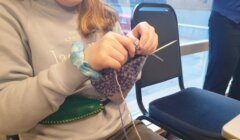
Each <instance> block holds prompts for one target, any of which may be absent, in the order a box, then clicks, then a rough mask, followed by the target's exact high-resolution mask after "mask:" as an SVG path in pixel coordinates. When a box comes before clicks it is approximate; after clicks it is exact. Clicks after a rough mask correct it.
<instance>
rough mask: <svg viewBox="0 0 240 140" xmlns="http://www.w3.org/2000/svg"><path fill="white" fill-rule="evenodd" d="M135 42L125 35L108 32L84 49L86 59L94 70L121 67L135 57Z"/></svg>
mask: <svg viewBox="0 0 240 140" xmlns="http://www.w3.org/2000/svg"><path fill="white" fill-rule="evenodd" d="M134 54H135V45H134V42H133V41H132V40H131V39H130V38H128V37H126V36H123V35H120V34H117V33H114V32H108V33H107V34H105V35H104V36H103V37H102V38H101V39H100V40H99V41H97V42H94V43H92V44H90V45H89V47H88V48H86V49H85V51H84V59H85V60H86V61H87V62H88V63H89V65H90V67H91V68H92V69H93V70H96V71H100V70H102V69H104V68H113V69H120V68H121V66H122V65H124V64H125V62H126V61H127V60H128V56H130V57H134Z"/></svg>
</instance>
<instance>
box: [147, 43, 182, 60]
mask: <svg viewBox="0 0 240 140" xmlns="http://www.w3.org/2000/svg"><path fill="white" fill-rule="evenodd" d="M175 42H177V40H174V41H172V42H169V43H168V44H166V45H164V46H162V47H160V48H158V49H157V50H155V51H154V52H153V53H152V54H150V55H152V56H154V57H155V58H157V59H158V60H160V61H162V62H163V61H164V60H163V59H162V58H161V57H159V56H157V55H156V54H154V53H156V52H158V51H160V50H162V49H164V48H166V47H168V46H171V45H172V44H173V43H175Z"/></svg>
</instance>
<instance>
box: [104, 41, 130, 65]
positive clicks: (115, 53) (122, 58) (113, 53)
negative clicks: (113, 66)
mask: <svg viewBox="0 0 240 140" xmlns="http://www.w3.org/2000/svg"><path fill="white" fill-rule="evenodd" d="M114 46H117V45H114ZM119 46H120V47H122V46H121V44H119ZM120 47H116V48H118V49H119V48H120ZM116 48H115V47H109V50H108V55H109V56H110V57H111V58H113V59H115V60H116V61H118V62H119V63H120V64H121V65H123V64H124V63H125V62H126V61H127V58H128V56H127V55H124V54H122V53H121V52H120V51H119V50H118V49H116ZM125 51H126V50H125ZM126 54H127V53H126Z"/></svg>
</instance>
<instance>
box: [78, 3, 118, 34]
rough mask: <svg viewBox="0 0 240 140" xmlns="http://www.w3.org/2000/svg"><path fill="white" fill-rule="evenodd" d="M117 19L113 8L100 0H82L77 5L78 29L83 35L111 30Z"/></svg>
mask: <svg viewBox="0 0 240 140" xmlns="http://www.w3.org/2000/svg"><path fill="white" fill-rule="evenodd" d="M117 20H118V17H117V14H116V12H115V10H113V8H111V7H110V6H109V5H107V4H106V3H104V2H102V1H101V0H83V1H82V3H81V4H80V6H79V31H80V33H81V34H82V35H83V36H84V37H87V36H89V35H91V34H92V33H94V32H95V31H96V30H99V31H102V32H107V31H110V30H112V29H113V27H114V25H115V23H116V22H117Z"/></svg>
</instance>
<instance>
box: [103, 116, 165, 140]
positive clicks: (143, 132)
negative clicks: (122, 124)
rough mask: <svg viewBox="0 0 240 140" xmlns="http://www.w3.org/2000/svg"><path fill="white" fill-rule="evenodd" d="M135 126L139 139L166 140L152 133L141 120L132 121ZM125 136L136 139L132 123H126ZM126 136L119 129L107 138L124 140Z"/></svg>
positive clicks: (130, 139)
mask: <svg viewBox="0 0 240 140" xmlns="http://www.w3.org/2000/svg"><path fill="white" fill-rule="evenodd" d="M134 123H135V125H136V128H137V130H138V132H139V135H140V137H141V140H166V139H165V138H164V137H162V136H160V135H158V134H157V133H154V132H153V131H152V130H151V129H149V128H147V127H146V125H145V124H143V123H142V122H141V121H138V120H136V121H134ZM125 129H126V133H127V138H128V140H138V139H139V138H138V135H137V133H136V131H135V129H134V126H133V125H132V124H130V125H128V126H127V127H126V128H125ZM125 139H126V137H125V135H124V133H123V131H122V129H121V130H119V131H118V132H116V133H115V134H114V135H112V136H111V137H109V138H108V140H125Z"/></svg>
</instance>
